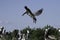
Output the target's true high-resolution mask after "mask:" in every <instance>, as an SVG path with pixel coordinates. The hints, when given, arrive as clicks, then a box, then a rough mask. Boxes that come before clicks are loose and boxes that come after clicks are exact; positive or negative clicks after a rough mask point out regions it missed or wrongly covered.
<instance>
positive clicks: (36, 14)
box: [34, 8, 43, 16]
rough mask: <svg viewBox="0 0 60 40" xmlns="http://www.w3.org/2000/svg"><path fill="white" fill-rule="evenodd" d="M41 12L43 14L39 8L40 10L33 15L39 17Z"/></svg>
mask: <svg viewBox="0 0 60 40" xmlns="http://www.w3.org/2000/svg"><path fill="white" fill-rule="evenodd" d="M42 12H43V8H41V9H40V10H38V11H37V12H36V13H35V14H34V15H35V16H39V15H40V14H41V13H42Z"/></svg>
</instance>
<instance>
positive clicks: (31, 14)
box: [22, 6, 43, 23]
mask: <svg viewBox="0 0 60 40" xmlns="http://www.w3.org/2000/svg"><path fill="white" fill-rule="evenodd" d="M24 8H25V10H26V12H25V13H23V14H22V16H24V15H25V14H27V15H29V16H30V17H31V18H32V19H33V22H34V23H36V21H37V19H36V16H39V15H40V14H41V13H42V11H43V8H41V9H40V10H38V11H37V12H36V13H35V14H34V13H32V11H31V10H30V9H29V8H28V7H27V6H25V7H24Z"/></svg>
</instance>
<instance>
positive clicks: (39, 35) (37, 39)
mask: <svg viewBox="0 0 60 40" xmlns="http://www.w3.org/2000/svg"><path fill="white" fill-rule="evenodd" d="M47 28H50V31H49V35H55V36H56V38H58V37H59V32H58V30H57V29H56V28H54V27H53V26H50V25H47V26H45V27H44V28H36V29H32V28H30V27H29V26H28V27H27V28H24V29H23V30H21V33H24V34H25V35H27V30H29V37H28V38H29V40H44V33H45V29H47ZM18 32H19V30H18V29H15V30H13V31H12V32H6V34H4V35H3V37H4V38H5V39H4V40H12V39H13V40H17V38H18V37H19V36H18Z"/></svg>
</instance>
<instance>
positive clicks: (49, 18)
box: [0, 0, 60, 31]
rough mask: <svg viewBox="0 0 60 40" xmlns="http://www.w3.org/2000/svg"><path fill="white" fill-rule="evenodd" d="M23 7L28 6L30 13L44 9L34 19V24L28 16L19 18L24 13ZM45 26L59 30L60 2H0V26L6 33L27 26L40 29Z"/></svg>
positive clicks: (16, 0) (58, 0)
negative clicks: (35, 21) (35, 20)
mask: <svg viewBox="0 0 60 40" xmlns="http://www.w3.org/2000/svg"><path fill="white" fill-rule="evenodd" d="M24 6H28V7H29V8H30V9H31V10H32V12H36V11H37V10H39V9H41V8H43V9H44V10H43V13H42V14H41V15H40V16H38V17H36V18H37V23H36V24H34V23H33V20H32V19H31V18H30V17H29V16H27V15H24V16H21V15H22V14H23V13H24V12H25V9H24ZM47 24H48V25H51V26H54V27H56V28H59V26H60V0H0V26H4V27H5V29H6V30H7V31H11V30H14V29H23V28H25V27H27V26H28V25H29V26H30V27H31V28H34V27H35V28H37V27H41V28H42V27H44V26H45V25H47Z"/></svg>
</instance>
